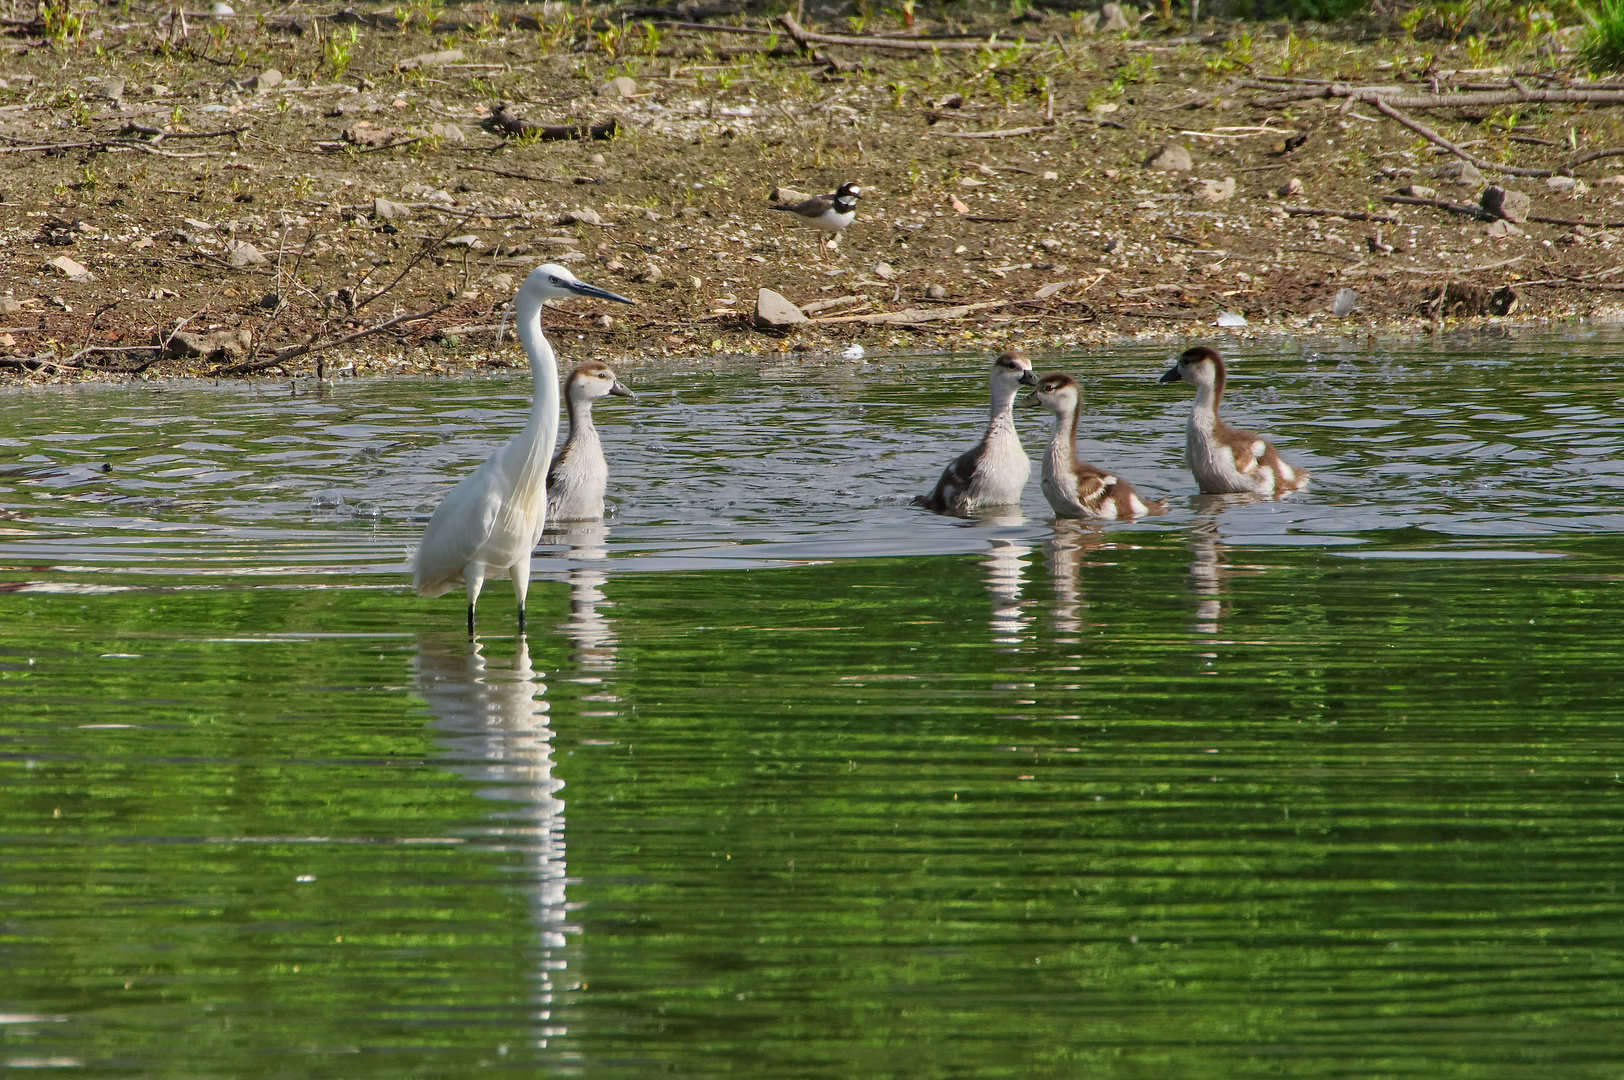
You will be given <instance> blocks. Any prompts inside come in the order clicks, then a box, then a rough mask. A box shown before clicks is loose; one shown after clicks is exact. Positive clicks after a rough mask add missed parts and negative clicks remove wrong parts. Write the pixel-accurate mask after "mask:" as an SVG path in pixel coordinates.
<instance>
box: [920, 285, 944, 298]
mask: <svg viewBox="0 0 1624 1080" xmlns="http://www.w3.org/2000/svg"><path fill="white" fill-rule="evenodd" d="M925 296H926V297H928V298H929V299H931V300H946V299H947V290H946V289H944V288H943V287H942V286H940V285H926V286H925Z"/></svg>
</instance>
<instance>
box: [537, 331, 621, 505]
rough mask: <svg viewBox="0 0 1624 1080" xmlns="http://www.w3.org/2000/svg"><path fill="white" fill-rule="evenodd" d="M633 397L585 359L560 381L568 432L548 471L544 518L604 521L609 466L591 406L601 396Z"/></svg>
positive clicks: (604, 368) (600, 364)
mask: <svg viewBox="0 0 1624 1080" xmlns="http://www.w3.org/2000/svg"><path fill="white" fill-rule="evenodd" d="M610 394H614V395H616V396H617V397H629V398H634V397H636V396H637V395H636V394H633V393H632V392H631V391H630V390H628V389H626V388H625V387H624V386H622V385H621V383H620V380H619V379H617V378H616V377H615V373H614V372H613V371H612V370H610V368H609V365H608V364H605V363H604V362H603V361H602V360H588V361H587V362H586V363H584V364H580V365H577V366H576V368H575V370H574V371H572V372H570V377H569V378H568V379H565V380H564V402H565V406H566V407H567V408H568V410H569V414H570V434H569V438H567V439H565V440H564V445H563V446H561V447H559V448H558V456H557V457H555V458H553V464H552V467H551V468H549V469H548V470H547V520H548V521H555V522H556V521H591V520H593V519H594V518H601V517H603V492H604V489H605V488H606V487H608V485H609V462H608V461H606V460H605V459H604V456H603V443H602V442H601V441H600V440H599V439H598V428H597V425H596V424H594V423H593V422H592V403H593V402H594V401H597V400H598V399H599V398H601V397H607V396H608V395H610Z"/></svg>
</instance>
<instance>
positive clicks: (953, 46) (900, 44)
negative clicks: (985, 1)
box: [778, 12, 1049, 52]
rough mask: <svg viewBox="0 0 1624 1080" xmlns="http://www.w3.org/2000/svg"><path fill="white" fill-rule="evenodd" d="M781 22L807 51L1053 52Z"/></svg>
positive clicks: (1016, 44) (1024, 45)
mask: <svg viewBox="0 0 1624 1080" xmlns="http://www.w3.org/2000/svg"><path fill="white" fill-rule="evenodd" d="M778 21H779V23H780V24H781V25H782V26H783V27H784V29H785V30H786V31H788V32H789V36H790V37H792V38H794V39H795V40H796V41H797V42H798V43H801V44H802V47H803V48H804V47H805V43H806V42H817V43H819V44H822V45H853V46H856V47H857V48H861V49H902V50H905V51H908V52H934V51H936V50H938V49H941V50H944V51H948V50H957V51H960V52H979V51H981V50H982V49H1046V48H1049V43H1048V42H1046V41H1023V40H1020V39H1018V38H1017V39H1011V40H1009V41H999V40H998V39H997V38H984V39H978V40H975V41H964V40H962V39H959V38H949V39H946V40H943V39H940V38H936V39H929V40H921V39H917V38H883V37H869V36H863V37H854V36H852V35H850V34H819V33H816V32H815V31H812V30H808V29H806V28H805V27H803V26H802V25H801V24H800V23H798V22H796V21H795V16H793V15H791V14H789V13H788V12H785V13H784V14H782V15H780V16H778Z"/></svg>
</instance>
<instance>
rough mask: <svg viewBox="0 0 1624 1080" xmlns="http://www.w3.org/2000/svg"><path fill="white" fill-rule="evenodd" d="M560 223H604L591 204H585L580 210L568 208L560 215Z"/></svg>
mask: <svg viewBox="0 0 1624 1080" xmlns="http://www.w3.org/2000/svg"><path fill="white" fill-rule="evenodd" d="M558 223H559V224H560V225H577V224H579V225H602V224H603V218H601V217H599V216H598V212H597V211H596V210H594V209H592V208H591V207H590V206H583V207H582V208H581V209H579V210H566V211H564V212H563V213H562V214H560V215H559V217H558Z"/></svg>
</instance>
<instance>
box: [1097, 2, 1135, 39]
mask: <svg viewBox="0 0 1624 1080" xmlns="http://www.w3.org/2000/svg"><path fill="white" fill-rule="evenodd" d="M1099 29H1100V33H1102V34H1111V33H1122V32H1124V31H1127V30H1132V29H1133V27H1132V26H1131V25H1129V23H1128V16H1127V15H1126V14H1125V13H1124V12H1123V10H1122V5H1121V4H1105V5H1103V6H1102V7H1101V8H1100V26H1099Z"/></svg>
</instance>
